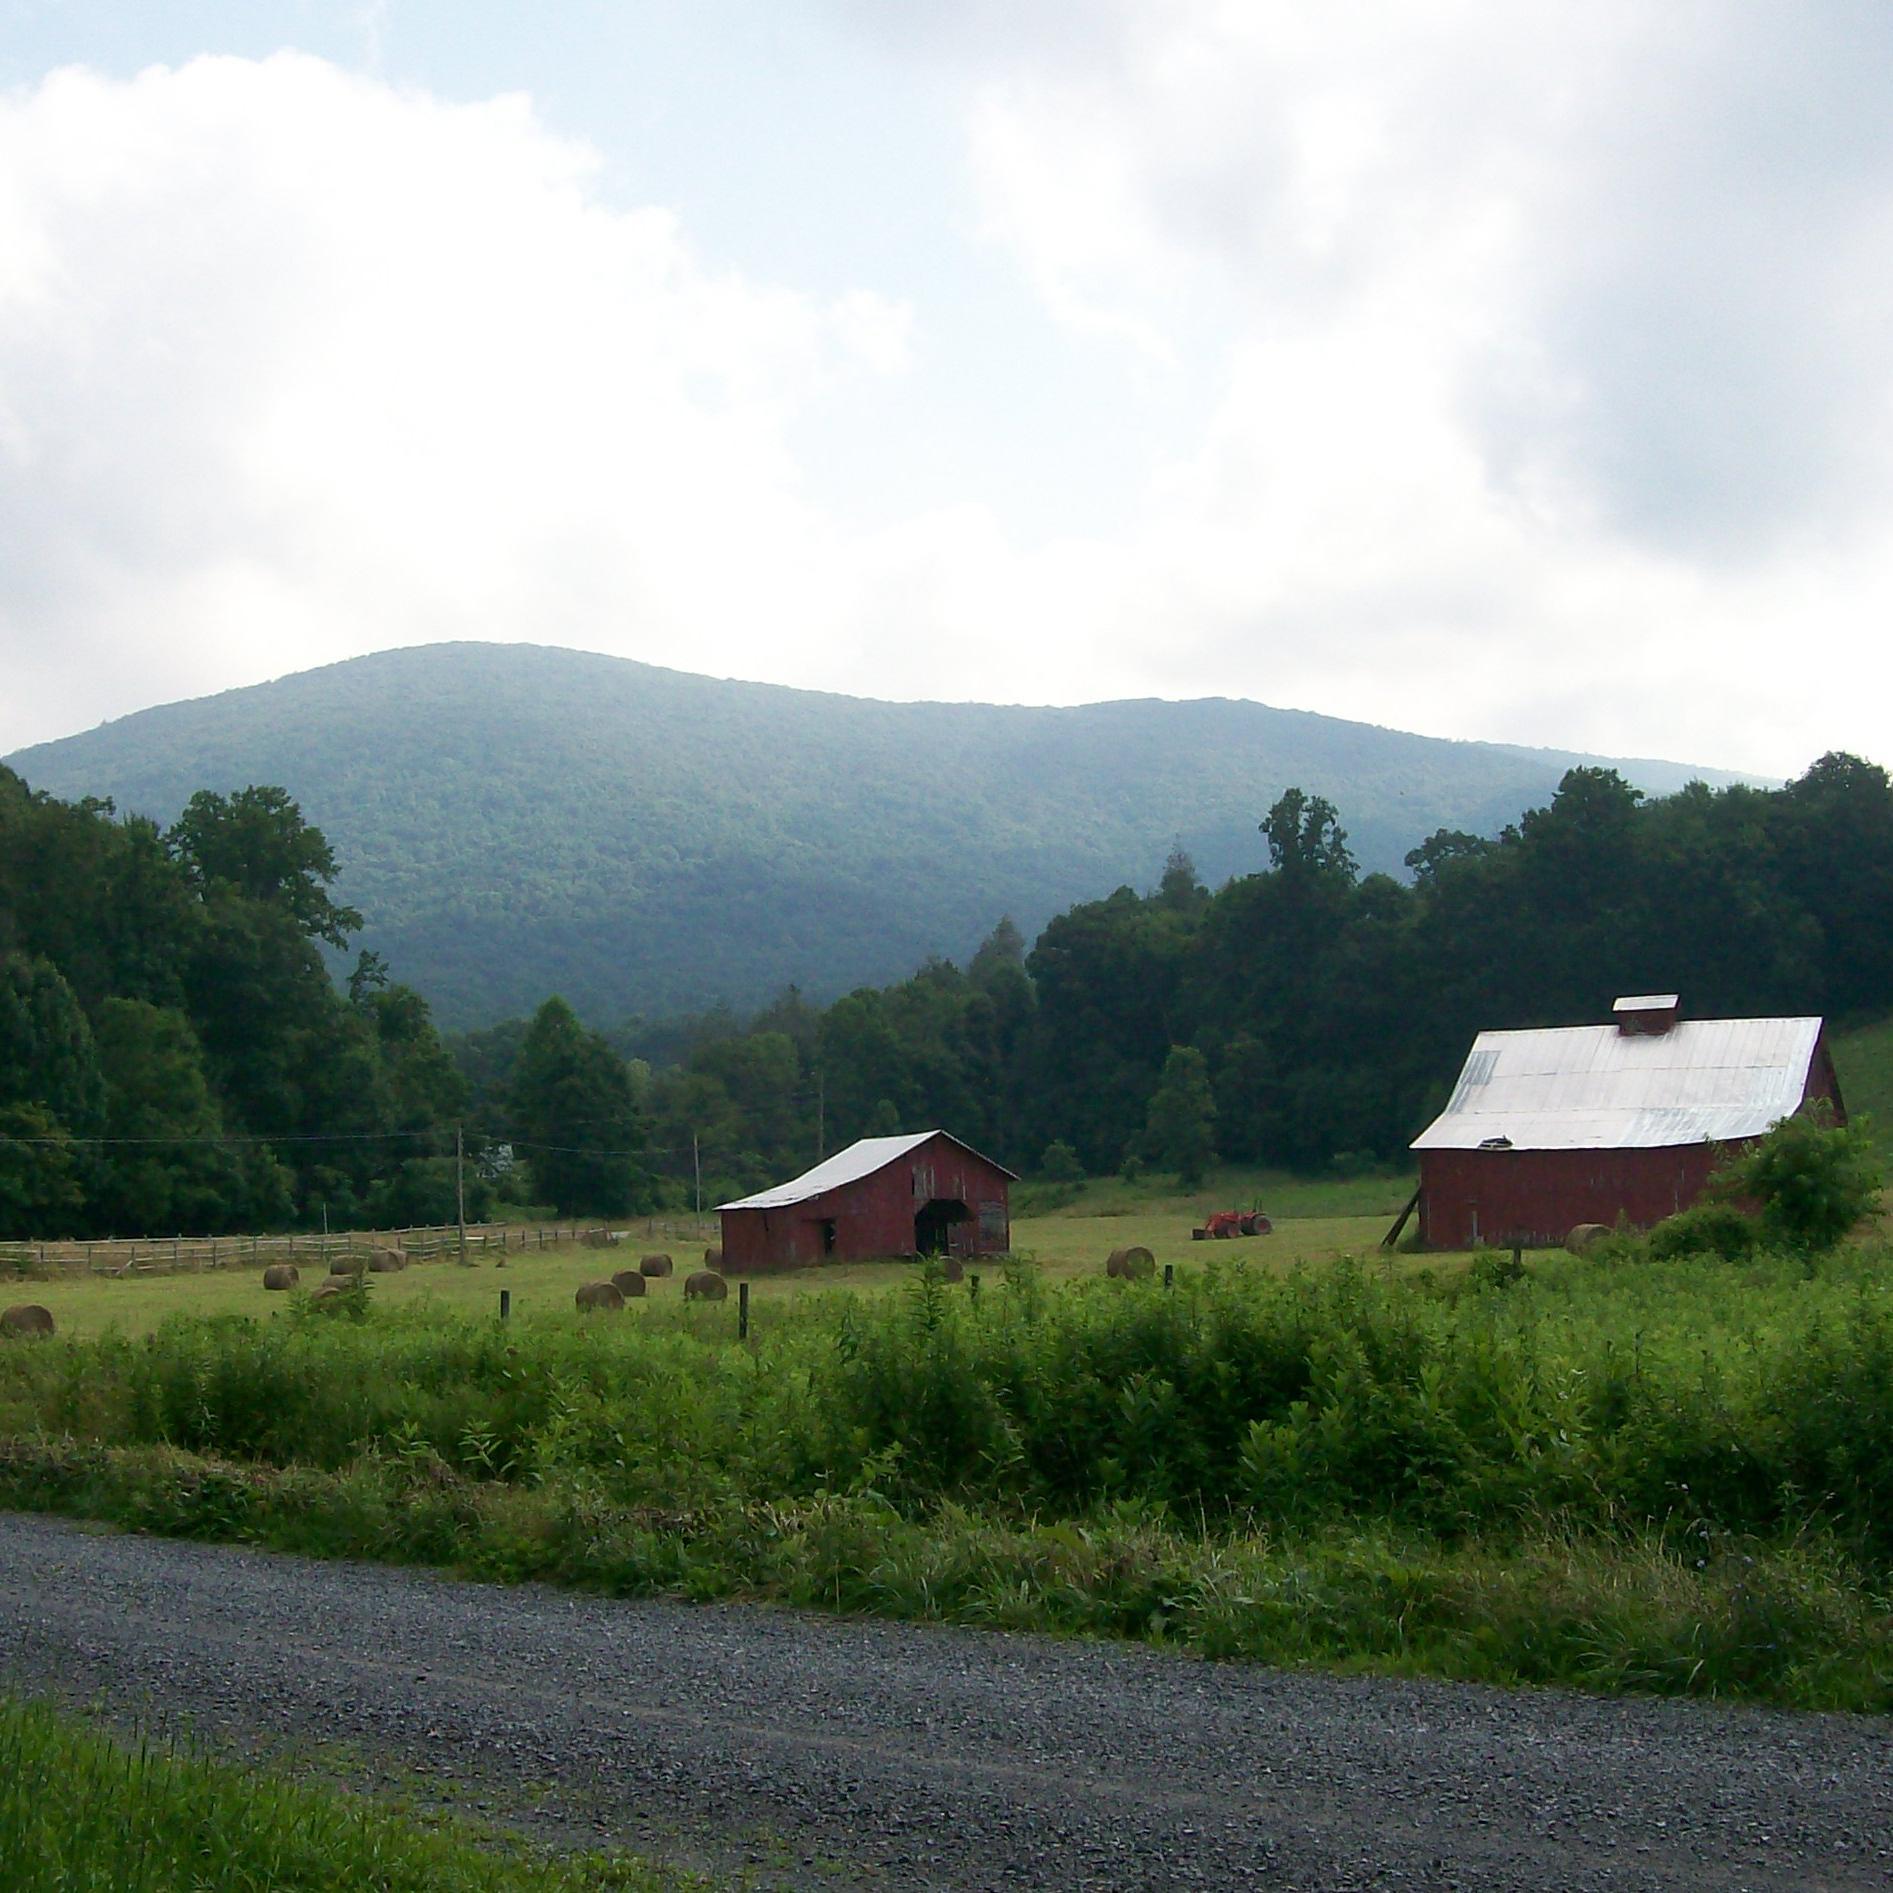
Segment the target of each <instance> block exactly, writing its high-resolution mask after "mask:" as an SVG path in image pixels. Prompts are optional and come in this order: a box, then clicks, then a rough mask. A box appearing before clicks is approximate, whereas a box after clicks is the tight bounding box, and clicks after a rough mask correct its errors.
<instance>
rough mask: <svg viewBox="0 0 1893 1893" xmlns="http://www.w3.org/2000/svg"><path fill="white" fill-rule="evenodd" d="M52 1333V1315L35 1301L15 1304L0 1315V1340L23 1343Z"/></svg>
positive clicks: (48, 1309) (50, 1311)
mask: <svg viewBox="0 0 1893 1893" xmlns="http://www.w3.org/2000/svg"><path fill="white" fill-rule="evenodd" d="M52 1332H53V1314H52V1310H51V1309H50V1308H42V1307H41V1306H40V1305H39V1303H38V1302H36V1301H22V1302H15V1303H14V1305H13V1306H12V1307H11V1308H9V1309H7V1310H5V1312H4V1313H0V1340H7V1341H24V1340H29V1339H32V1338H33V1337H35V1336H38V1335H43V1334H51V1333H52Z"/></svg>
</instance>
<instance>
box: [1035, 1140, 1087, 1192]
mask: <svg viewBox="0 0 1893 1893" xmlns="http://www.w3.org/2000/svg"><path fill="white" fill-rule="evenodd" d="M1039 1175H1040V1176H1041V1177H1042V1178H1043V1179H1044V1180H1045V1181H1046V1182H1047V1183H1082V1182H1083V1181H1084V1175H1085V1167H1084V1165H1083V1164H1082V1163H1080V1162H1079V1161H1078V1153H1077V1152H1076V1151H1075V1150H1073V1149H1072V1147H1071V1146H1070V1145H1069V1144H1068V1143H1066V1142H1065V1141H1064V1139H1063V1138H1057V1139H1054V1140H1053V1141H1052V1142H1051V1143H1049V1144H1047V1145H1046V1146H1045V1154H1044V1156H1042V1157H1041V1158H1040V1159H1039Z"/></svg>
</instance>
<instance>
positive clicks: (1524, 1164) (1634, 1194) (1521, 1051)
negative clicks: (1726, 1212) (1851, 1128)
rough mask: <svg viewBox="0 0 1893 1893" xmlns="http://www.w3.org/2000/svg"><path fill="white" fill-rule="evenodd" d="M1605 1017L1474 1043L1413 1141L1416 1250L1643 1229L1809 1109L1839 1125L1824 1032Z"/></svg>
mask: <svg viewBox="0 0 1893 1893" xmlns="http://www.w3.org/2000/svg"><path fill="white" fill-rule="evenodd" d="M1614 1019H1615V1022H1614V1023H1613V1024H1610V1025H1579V1026H1565V1027H1559V1028H1557V1029H1553V1030H1544V1031H1527V1032H1481V1033H1480V1034H1479V1036H1478V1037H1477V1038H1476V1039H1475V1040H1474V1041H1473V1046H1472V1051H1471V1053H1470V1054H1469V1055H1468V1056H1467V1059H1466V1063H1465V1068H1464V1069H1463V1070H1462V1071H1461V1072H1460V1074H1459V1082H1458V1084H1457V1085H1456V1086H1455V1087H1454V1088H1453V1095H1452V1099H1451V1101H1450V1102H1449V1103H1448V1104H1447V1106H1446V1109H1445V1110H1444V1111H1443V1112H1441V1113H1440V1115H1439V1116H1438V1117H1437V1118H1435V1119H1434V1120H1433V1122H1432V1123H1431V1124H1430V1125H1428V1126H1427V1128H1426V1129H1425V1130H1424V1131H1423V1132H1422V1133H1421V1134H1420V1135H1419V1136H1418V1137H1416V1138H1415V1139H1414V1141H1413V1148H1414V1149H1415V1150H1417V1151H1418V1152H1419V1153H1420V1203H1419V1207H1420V1241H1421V1243H1422V1244H1423V1245H1424V1246H1425V1247H1427V1248H1430V1249H1466V1248H1471V1247H1473V1246H1475V1245H1476V1244H1479V1243H1492V1244H1495V1245H1509V1244H1525V1245H1532V1244H1556V1243H1560V1242H1562V1241H1563V1240H1564V1238H1565V1236H1566V1234H1567V1233H1568V1232H1569V1231H1570V1230H1571V1229H1572V1228H1574V1227H1575V1226H1576V1225H1577V1224H1579V1223H1603V1224H1606V1225H1609V1226H1614V1225H1615V1224H1616V1223H1617V1222H1618V1221H1620V1220H1621V1221H1624V1222H1628V1223H1630V1224H1632V1225H1633V1226H1635V1227H1638V1228H1643V1227H1647V1226H1648V1225H1649V1224H1651V1223H1656V1222H1661V1221H1662V1219H1663V1218H1664V1217H1665V1216H1670V1215H1674V1214H1675V1213H1676V1211H1678V1210H1680V1209H1687V1208H1688V1207H1689V1205H1690V1204H1691V1203H1693V1202H1694V1201H1695V1200H1696V1198H1697V1196H1698V1195H1699V1194H1700V1193H1701V1190H1702V1187H1703V1185H1704V1184H1705V1183H1706V1182H1707V1181H1708V1179H1709V1172H1710V1170H1711V1169H1712V1168H1713V1167H1714V1165H1715V1162H1716V1159H1717V1158H1718V1157H1719V1156H1720V1155H1721V1154H1722V1152H1723V1151H1724V1150H1726V1149H1728V1148H1729V1147H1730V1146H1732V1145H1734V1146H1740V1145H1742V1144H1746V1143H1750V1142H1752V1141H1753V1140H1754V1139H1756V1138H1758V1137H1760V1136H1762V1135H1763V1133H1764V1132H1766V1131H1767V1130H1768V1129H1769V1127H1770V1126H1771V1125H1773V1124H1776V1123H1778V1122H1779V1121H1780V1120H1781V1119H1782V1118H1784V1117H1791V1116H1792V1115H1793V1114H1794V1113H1795V1112H1796V1111H1798V1110H1800V1109H1801V1108H1802V1107H1803V1106H1804V1105H1805V1104H1807V1103H1808V1102H1809V1101H1810V1100H1812V1099H1815V1098H1822V1099H1825V1100H1826V1101H1827V1103H1828V1105H1829V1106H1830V1107H1831V1108H1832V1110H1833V1112H1834V1115H1835V1117H1836V1119H1837V1120H1839V1121H1841V1122H1845V1120H1846V1108H1845V1106H1844V1105H1843V1104H1842V1102H1841V1096H1840V1084H1839V1081H1838V1080H1837V1079H1836V1077H1835V1075H1834V1064H1833V1060H1832V1059H1831V1058H1830V1057H1829V1056H1828V1051H1827V1042H1826V1039H1825V1037H1824V1035H1823V1033H1822V1030H1821V1021H1820V1020H1819V1019H1811V1018H1802V1019H1692V1020H1683V1019H1679V1017H1678V1007H1677V999H1676V995H1675V994H1674V993H1656V994H1649V995H1645V996H1643V997H1639V998H1631V999H1619V1000H1618V1001H1617V1003H1616V1006H1615V1008H1614Z"/></svg>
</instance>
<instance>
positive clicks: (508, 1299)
mask: <svg viewBox="0 0 1893 1893" xmlns="http://www.w3.org/2000/svg"><path fill="white" fill-rule="evenodd" d="M512 1312H513V1291H512V1290H511V1289H510V1288H502V1289H501V1290H500V1319H501V1320H502V1321H504V1320H505V1319H506V1318H507V1316H508V1315H510V1314H511V1313H512Z"/></svg>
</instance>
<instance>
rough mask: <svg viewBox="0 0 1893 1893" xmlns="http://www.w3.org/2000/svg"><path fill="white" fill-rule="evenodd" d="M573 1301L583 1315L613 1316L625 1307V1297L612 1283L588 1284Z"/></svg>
mask: <svg viewBox="0 0 1893 1893" xmlns="http://www.w3.org/2000/svg"><path fill="white" fill-rule="evenodd" d="M572 1299H573V1301H574V1302H576V1303H577V1304H578V1311H579V1313H580V1314H582V1315H592V1314H598V1313H600V1312H604V1313H607V1314H611V1313H615V1312H616V1311H617V1310H618V1309H620V1308H622V1307H623V1306H624V1296H623V1295H621V1294H620V1293H619V1292H618V1289H617V1287H616V1286H615V1285H614V1284H613V1283H611V1282H587V1283H586V1284H585V1285H584V1286H583V1287H582V1288H581V1289H580V1290H579V1291H578V1293H577V1294H576V1295H574V1296H573V1297H572Z"/></svg>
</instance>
